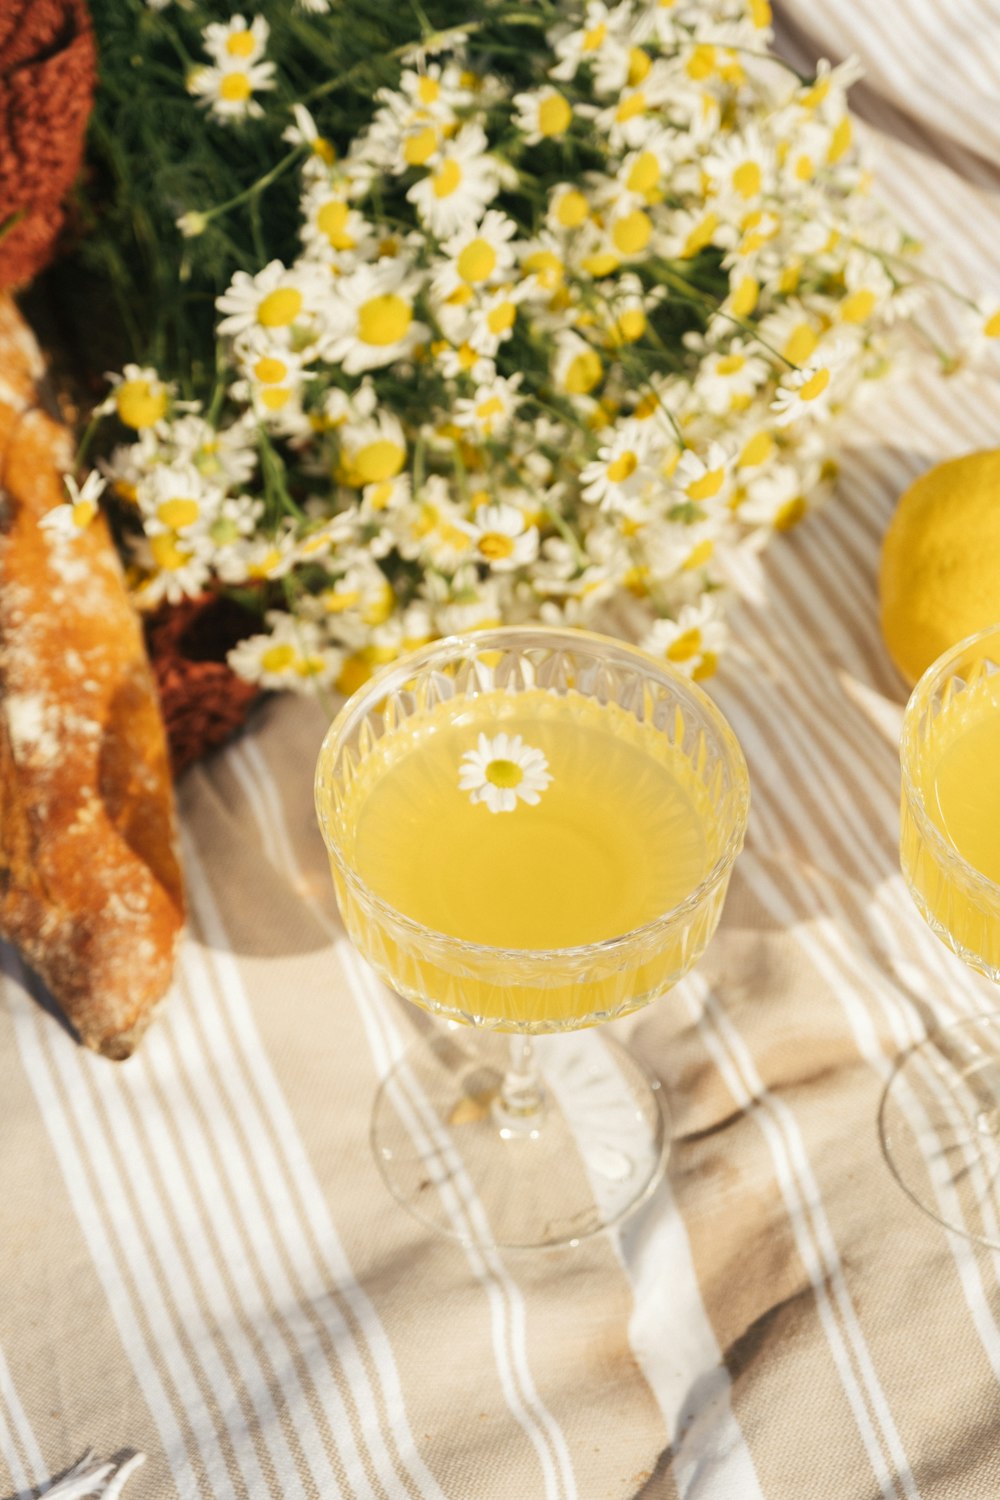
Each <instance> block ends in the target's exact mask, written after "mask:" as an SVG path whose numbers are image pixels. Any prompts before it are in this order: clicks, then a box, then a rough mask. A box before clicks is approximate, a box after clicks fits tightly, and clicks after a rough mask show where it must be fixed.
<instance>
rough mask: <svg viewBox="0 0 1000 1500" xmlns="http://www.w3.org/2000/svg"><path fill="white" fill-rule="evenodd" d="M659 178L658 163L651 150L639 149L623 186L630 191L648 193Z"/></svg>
mask: <svg viewBox="0 0 1000 1500" xmlns="http://www.w3.org/2000/svg"><path fill="white" fill-rule="evenodd" d="M659 180H660V164H659V162H658V161H657V159H656V157H655V155H654V154H653V152H652V151H640V153H639V155H638V156H637V157H636V159H635V161H634V162H633V163H632V165H631V167H629V170H628V176H627V177H626V179H625V186H626V187H627V188H628V190H629V192H630V193H643V194H645V193H649V192H651V191H652V190H653V188H654V187H655V186H656V184H657V182H659Z"/></svg>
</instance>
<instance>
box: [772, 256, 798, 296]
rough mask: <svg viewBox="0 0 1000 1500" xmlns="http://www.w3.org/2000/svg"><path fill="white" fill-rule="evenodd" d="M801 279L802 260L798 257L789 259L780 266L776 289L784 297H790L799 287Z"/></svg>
mask: <svg viewBox="0 0 1000 1500" xmlns="http://www.w3.org/2000/svg"><path fill="white" fill-rule="evenodd" d="M801 280H802V262H801V260H799V259H794V260H790V261H789V262H788V264H787V265H785V266H782V268H781V274H780V275H779V277H778V291H779V292H781V294H782V296H784V297H792V296H794V295H795V293H796V292H797V291H798V289H799V282H800V281H801Z"/></svg>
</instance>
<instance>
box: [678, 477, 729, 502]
mask: <svg viewBox="0 0 1000 1500" xmlns="http://www.w3.org/2000/svg"><path fill="white" fill-rule="evenodd" d="M725 478H726V471H725V469H708V470H707V471H706V472H705V473H704V474H702V475H700V476H699V478H697V479H693V480H692V481H691V483H690V484H689V485H688V487H687V496H688V499H689V500H695V501H698V500H712V499H714V497H715V496H716V495H717V494H718V493H719V491H720V490H721V489H722V486H723V484H724V482H725Z"/></svg>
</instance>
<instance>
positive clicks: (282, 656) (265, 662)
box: [260, 641, 295, 672]
mask: <svg viewBox="0 0 1000 1500" xmlns="http://www.w3.org/2000/svg"><path fill="white" fill-rule="evenodd" d="M260 664H261V667H262V668H263V670H264V671H265V672H287V671H289V670H290V669H291V668H292V667H294V665H295V647H294V646H290V645H289V644H288V642H287V641H285V642H283V643H282V644H281V645H279V646H268V648H267V650H266V651H265V652H264V653H263V654H262V656H261V658H260Z"/></svg>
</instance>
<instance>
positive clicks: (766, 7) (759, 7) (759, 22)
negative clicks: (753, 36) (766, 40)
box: [750, 0, 771, 31]
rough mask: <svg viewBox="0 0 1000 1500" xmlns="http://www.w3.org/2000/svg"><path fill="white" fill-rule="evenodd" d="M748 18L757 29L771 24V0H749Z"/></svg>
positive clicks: (763, 28) (762, 29) (759, 29)
mask: <svg viewBox="0 0 1000 1500" xmlns="http://www.w3.org/2000/svg"><path fill="white" fill-rule="evenodd" d="M750 20H751V23H752V24H753V25H754V26H756V28H757V30H758V31H764V30H766V28H767V27H768V26H770V24H771V0H750Z"/></svg>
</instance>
